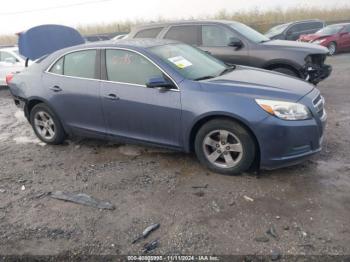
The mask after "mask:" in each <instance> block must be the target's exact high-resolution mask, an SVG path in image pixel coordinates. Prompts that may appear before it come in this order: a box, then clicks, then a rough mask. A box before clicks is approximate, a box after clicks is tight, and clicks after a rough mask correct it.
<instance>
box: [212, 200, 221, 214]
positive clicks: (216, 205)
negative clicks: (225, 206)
mask: <svg viewBox="0 0 350 262" xmlns="http://www.w3.org/2000/svg"><path fill="white" fill-rule="evenodd" d="M212 208H213V209H214V211H215V212H217V213H219V212H220V207H219V205H218V204H217V203H216V202H215V201H213V202H212Z"/></svg>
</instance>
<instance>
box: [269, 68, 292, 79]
mask: <svg viewBox="0 0 350 262" xmlns="http://www.w3.org/2000/svg"><path fill="white" fill-rule="evenodd" d="M272 71H275V72H278V73H282V74H285V75H289V76H294V77H298V75H297V74H296V73H295V72H294V71H293V70H292V69H289V68H285V67H277V68H274V69H272Z"/></svg>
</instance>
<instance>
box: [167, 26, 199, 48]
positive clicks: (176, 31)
mask: <svg viewBox="0 0 350 262" xmlns="http://www.w3.org/2000/svg"><path fill="white" fill-rule="evenodd" d="M164 38H166V39H172V40H177V41H180V42H184V43H186V44H189V45H199V26H197V25H185V26H172V27H171V28H170V29H169V31H168V32H167V33H166V35H165V37H164Z"/></svg>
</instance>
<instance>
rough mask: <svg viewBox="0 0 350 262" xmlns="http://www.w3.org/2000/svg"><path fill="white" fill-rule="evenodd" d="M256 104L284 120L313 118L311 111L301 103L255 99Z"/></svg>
mask: <svg viewBox="0 0 350 262" xmlns="http://www.w3.org/2000/svg"><path fill="white" fill-rule="evenodd" d="M255 101H256V103H257V104H258V105H259V106H260V107H261V108H262V109H264V110H265V111H266V112H267V113H269V114H271V115H274V116H276V117H278V118H280V119H283V120H305V119H309V118H311V113H310V110H309V109H308V108H307V107H306V106H304V105H302V104H299V103H292V102H286V101H274V100H265V99H255Z"/></svg>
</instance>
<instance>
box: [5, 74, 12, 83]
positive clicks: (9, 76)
mask: <svg viewBox="0 0 350 262" xmlns="http://www.w3.org/2000/svg"><path fill="white" fill-rule="evenodd" d="M13 77H14V74H12V73H10V74H8V75H7V76H6V84H7V85H8V84H9V83H10V82H11V80H12V79H13Z"/></svg>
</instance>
